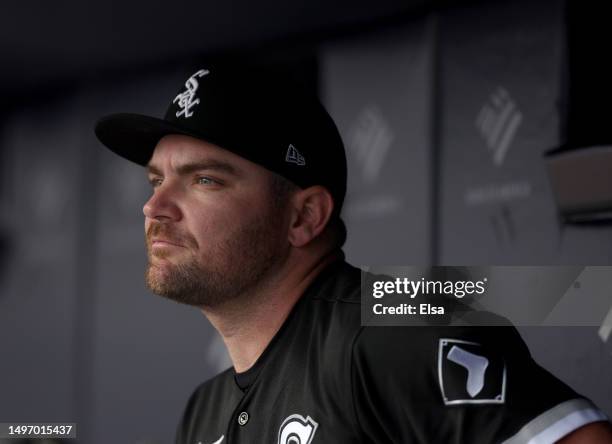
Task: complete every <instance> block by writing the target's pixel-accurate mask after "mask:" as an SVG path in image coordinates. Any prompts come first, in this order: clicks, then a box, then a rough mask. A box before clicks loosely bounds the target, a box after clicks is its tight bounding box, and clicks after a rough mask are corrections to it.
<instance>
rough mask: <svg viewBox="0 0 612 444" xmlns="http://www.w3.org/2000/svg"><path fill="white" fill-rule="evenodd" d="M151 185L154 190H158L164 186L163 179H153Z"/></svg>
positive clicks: (150, 181)
mask: <svg viewBox="0 0 612 444" xmlns="http://www.w3.org/2000/svg"><path fill="white" fill-rule="evenodd" d="M149 183H150V184H151V186H152V187H153V188H157V187H158V186H160V185H161V184H162V179H161V177H153V178H152V179H149Z"/></svg>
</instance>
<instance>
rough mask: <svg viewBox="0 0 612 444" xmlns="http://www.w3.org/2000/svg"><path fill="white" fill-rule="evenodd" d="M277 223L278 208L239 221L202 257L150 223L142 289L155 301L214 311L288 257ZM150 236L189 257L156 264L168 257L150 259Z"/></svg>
mask: <svg viewBox="0 0 612 444" xmlns="http://www.w3.org/2000/svg"><path fill="white" fill-rule="evenodd" d="M282 219H283V218H282V214H280V211H279V209H278V208H276V207H275V206H274V205H271V206H270V208H268V211H267V212H266V214H261V215H257V216H256V217H254V218H253V219H252V220H250V221H246V222H243V223H242V224H241V225H240V226H238V227H237V228H236V229H234V231H233V233H228V235H226V236H225V237H224V239H222V240H217V241H215V240H213V241H212V243H211V244H210V245H209V246H207V251H205V252H204V254H202V252H200V250H199V249H198V245H197V242H196V241H195V239H194V238H193V237H192V236H190V235H188V234H179V233H176V232H173V229H172V226H171V225H168V224H167V223H166V222H154V223H153V224H152V225H151V226H150V227H149V230H148V232H147V233H146V244H147V253H148V259H149V262H148V266H147V270H146V273H145V280H146V284H147V287H148V288H149V289H150V290H151V291H152V292H153V293H155V294H158V295H160V296H163V297H166V298H168V299H171V300H174V301H176V302H180V303H182V304H187V305H192V306H197V307H200V308H214V307H218V306H219V305H221V304H223V303H225V302H227V301H230V300H234V299H237V298H240V297H242V296H245V295H248V293H249V292H250V291H253V290H254V289H255V288H257V287H258V286H260V285H261V284H262V282H263V281H264V280H265V279H266V278H268V277H269V276H270V275H271V273H273V272H274V270H275V269H276V268H277V266H278V265H279V264H280V263H282V262H283V261H284V260H285V258H286V255H287V254H288V247H287V245H286V243H285V242H283V241H282V240H283V239H282V238H283V236H282V228H283V224H282ZM164 224H166V225H164ZM153 235H162V236H163V237H165V238H170V239H171V240H177V241H179V242H180V243H181V244H183V245H185V246H186V247H187V248H188V249H189V251H190V254H189V255H188V256H187V257H186V259H184V260H182V261H181V262H179V263H171V262H169V261H167V260H164V261H163V263H160V262H159V260H158V259H163V258H164V256H165V257H168V256H170V254H167V253H165V252H164V251H163V250H162V251H157V252H156V253H155V255H156V256H158V258H157V259H156V258H153V257H152V250H151V246H150V241H149V239H150V237H151V236H153ZM195 252H197V253H199V254H197V255H196V254H195ZM202 256H204V258H202Z"/></svg>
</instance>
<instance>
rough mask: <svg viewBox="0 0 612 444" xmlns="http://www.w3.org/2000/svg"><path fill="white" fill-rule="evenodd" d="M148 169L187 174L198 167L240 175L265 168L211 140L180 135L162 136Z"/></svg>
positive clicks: (155, 171) (154, 171)
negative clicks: (209, 141) (206, 140)
mask: <svg viewBox="0 0 612 444" xmlns="http://www.w3.org/2000/svg"><path fill="white" fill-rule="evenodd" d="M147 167H148V170H149V171H150V172H153V173H159V172H161V171H163V170H164V169H169V170H171V171H177V172H179V173H181V172H182V173H189V172H192V171H194V170H197V169H216V170H223V171H225V172H227V173H231V174H234V175H241V174H242V173H243V172H247V171H250V170H252V169H253V170H260V169H261V170H264V168H263V167H260V166H259V165H257V164H254V163H253V162H251V161H249V160H247V159H244V158H242V157H240V156H238V155H237V154H234V153H232V152H231V151H228V150H225V149H223V148H220V147H218V146H217V145H214V144H212V143H208V142H205V141H203V140H200V139H196V138H193V137H189V136H183V135H175V134H172V135H168V136H164V137H163V138H162V139H161V140H160V141H159V142H158V143H157V145H156V147H155V150H154V151H153V155H152V157H151V160H150V161H149V163H148V165H147Z"/></svg>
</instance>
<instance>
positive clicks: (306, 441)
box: [278, 414, 319, 444]
mask: <svg viewBox="0 0 612 444" xmlns="http://www.w3.org/2000/svg"><path fill="white" fill-rule="evenodd" d="M317 427H319V424H317V423H316V422H315V421H314V420H313V419H312V418H311V417H310V416H307V417H306V418H304V417H303V416H302V415H298V414H294V415H290V416H288V417H287V418H285V420H284V421H283V423H282V424H281V426H280V429H279V430H278V444H310V443H311V442H312V438H314V435H315V432H316V431H317Z"/></svg>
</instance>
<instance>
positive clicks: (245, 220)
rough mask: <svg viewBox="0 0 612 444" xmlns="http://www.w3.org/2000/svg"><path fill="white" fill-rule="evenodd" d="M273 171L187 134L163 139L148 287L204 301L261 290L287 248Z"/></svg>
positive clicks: (152, 173) (150, 205)
mask: <svg viewBox="0 0 612 444" xmlns="http://www.w3.org/2000/svg"><path fill="white" fill-rule="evenodd" d="M271 178H272V175H271V173H270V172H268V171H267V170H265V169H264V168H262V167H260V166H258V165H256V164H254V163H252V162H249V161H248V160H246V159H243V158H241V157H239V156H237V155H235V154H233V153H231V152H229V151H226V150H223V149H220V148H218V147H216V146H215V145H211V144H209V143H206V142H204V141H201V140H198V139H194V138H191V137H188V136H181V135H169V136H165V137H164V138H162V139H161V140H160V141H159V143H158V144H157V147H156V148H155V151H154V153H153V157H152V158H151V161H150V163H149V181H150V182H151V184H152V186H153V195H152V196H151V198H150V199H149V200H148V201H147V203H146V204H145V206H144V208H143V211H144V215H145V235H146V244H147V253H148V259H149V264H148V267H147V271H146V282H147V286H148V287H149V289H151V291H153V292H154V293H156V294H159V295H162V296H165V297H168V298H170V299H173V300H176V301H178V302H181V303H185V304H189V305H194V306H198V307H216V306H218V305H219V304H222V303H223V302H226V301H228V300H231V299H235V298H237V297H239V296H242V295H246V294H248V292H249V291H253V290H256V289H257V286H258V285H260V284H262V282H264V281H265V279H266V278H267V277H268V276H271V275H272V274H273V272H274V271H275V269H276V267H277V266H278V265H279V264H281V263H282V262H283V261H284V259H285V258H286V256H287V254H288V251H289V243H288V241H287V222H286V220H287V217H286V215H287V211H286V209H285V208H279V206H278V205H275V202H274V198H275V196H273V195H272V192H271Z"/></svg>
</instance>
